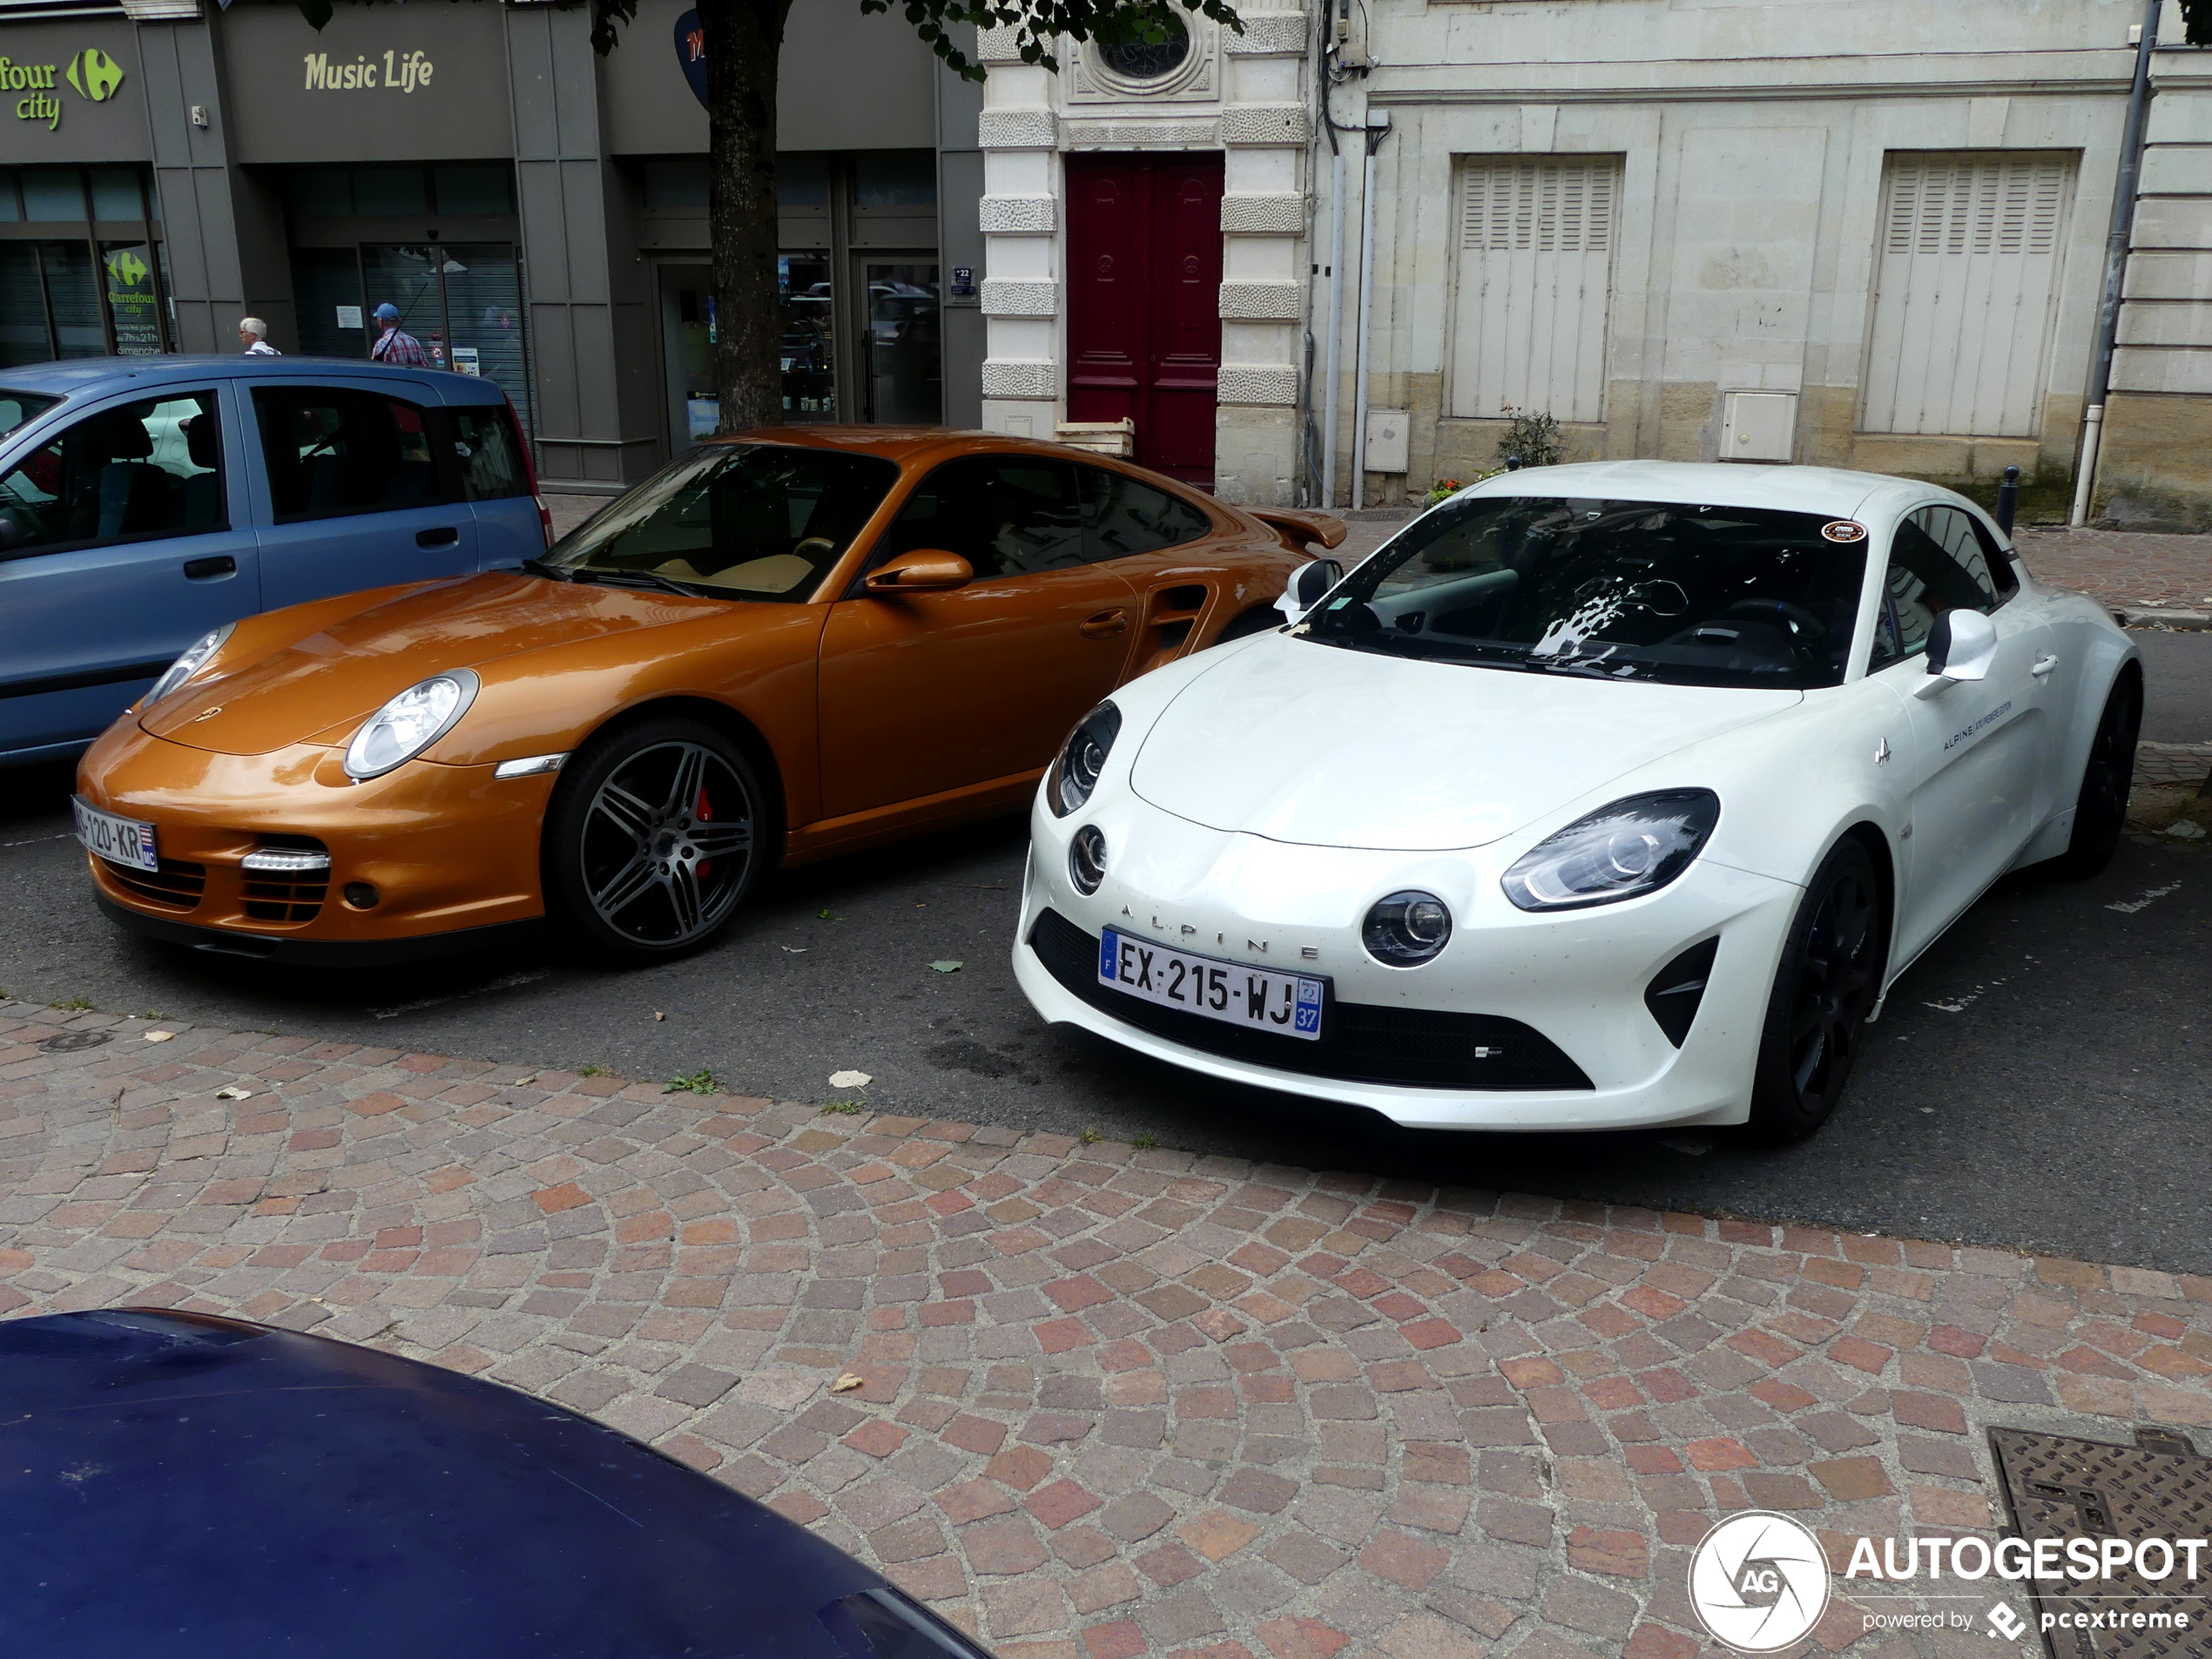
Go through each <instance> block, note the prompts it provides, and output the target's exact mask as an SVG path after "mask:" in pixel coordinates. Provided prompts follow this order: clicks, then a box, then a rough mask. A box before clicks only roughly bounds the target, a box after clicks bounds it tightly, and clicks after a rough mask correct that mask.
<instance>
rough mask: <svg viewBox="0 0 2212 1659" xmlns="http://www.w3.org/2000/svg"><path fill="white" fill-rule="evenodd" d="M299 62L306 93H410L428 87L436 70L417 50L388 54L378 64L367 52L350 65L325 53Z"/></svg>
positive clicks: (316, 53) (316, 54) (306, 54)
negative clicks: (304, 80) (304, 72)
mask: <svg viewBox="0 0 2212 1659" xmlns="http://www.w3.org/2000/svg"><path fill="white" fill-rule="evenodd" d="M302 60H303V62H304V63H305V64H306V66H307V88H306V90H307V91H310V92H374V91H394V92H402V93H405V92H412V91H415V88H417V87H418V86H428V84H430V76H431V73H432V71H434V70H435V67H436V66H435V64H432V63H431V62H430V59H429V57H428V55H427V54H425V53H423V52H421V51H408V52H401V51H387V52H385V54H384V55H383V58H382V60H381V62H380V61H379V60H378V58H377V57H375V55H374V54H373V53H369V52H356V53H355V54H354V59H353V61H352V62H351V63H347V61H346V58H345V56H344V54H343V53H341V54H340V55H339V56H338V57H336V58H333V57H331V55H330V54H329V53H328V52H307V53H304V54H302Z"/></svg>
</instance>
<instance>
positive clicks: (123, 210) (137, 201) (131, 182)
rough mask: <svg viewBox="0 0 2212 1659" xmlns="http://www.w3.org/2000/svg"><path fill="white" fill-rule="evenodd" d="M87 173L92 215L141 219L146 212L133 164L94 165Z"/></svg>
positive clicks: (95, 217) (108, 217) (102, 217)
mask: <svg viewBox="0 0 2212 1659" xmlns="http://www.w3.org/2000/svg"><path fill="white" fill-rule="evenodd" d="M88 176H89V177H90V179H91V183H92V217H93V218H94V219H144V218H145V216H146V204H145V200H144V199H142V198H141V197H140V195H139V193H138V181H139V173H138V169H137V168H136V167H94V168H93V169H91V172H90V174H89V175H88Z"/></svg>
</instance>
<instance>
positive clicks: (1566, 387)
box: [1451, 156, 1621, 421]
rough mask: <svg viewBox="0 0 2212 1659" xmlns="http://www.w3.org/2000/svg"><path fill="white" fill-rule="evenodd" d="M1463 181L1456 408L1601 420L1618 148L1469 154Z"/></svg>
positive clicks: (1487, 415)
mask: <svg viewBox="0 0 2212 1659" xmlns="http://www.w3.org/2000/svg"><path fill="white" fill-rule="evenodd" d="M1620 199H1621V158H1619V157H1618V156H1573V157H1565V156H1556V157H1555V156H1519V157H1496V158H1489V157H1476V158H1469V159H1468V160H1467V161H1466V162H1465V163H1463V164H1462V168H1461V172H1460V255H1459V257H1460V270H1459V299H1458V302H1457V311H1456V314H1455V317H1454V327H1453V352H1452V392H1451V399H1452V413H1453V415H1457V416H1460V417H1462V418H1473V419H1487V420H1494V419H1496V418H1497V415H1498V412H1499V410H1500V409H1501V408H1504V407H1505V406H1506V405H1507V404H1511V405H1513V406H1514V408H1522V409H1530V410H1534V411H1537V412H1541V413H1549V414H1550V415H1554V416H1555V417H1557V418H1558V419H1560V420H1561V421H1597V420H1602V419H1603V418H1604V412H1605V322H1606V308H1607V305H1608V301H1609V300H1610V299H1611V294H1612V274H1613V244H1614V242H1615V240H1616V239H1617V233H1616V231H1615V225H1616V223H1617V221H1618V219H1619V204H1620Z"/></svg>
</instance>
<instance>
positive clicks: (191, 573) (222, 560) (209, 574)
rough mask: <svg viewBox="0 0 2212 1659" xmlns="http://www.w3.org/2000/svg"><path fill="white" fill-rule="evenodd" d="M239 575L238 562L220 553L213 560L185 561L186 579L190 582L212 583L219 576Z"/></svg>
mask: <svg viewBox="0 0 2212 1659" xmlns="http://www.w3.org/2000/svg"><path fill="white" fill-rule="evenodd" d="M237 574H238V561H237V560H236V559H234V558H233V557H232V556H230V555H229V554H227V553H218V554H216V555H214V556H212V558H205V559H186V560H185V580H186V581H188V582H210V581H212V580H213V579H214V578H215V577H219V576H235V575H237Z"/></svg>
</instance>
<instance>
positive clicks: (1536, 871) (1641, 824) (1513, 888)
mask: <svg viewBox="0 0 2212 1659" xmlns="http://www.w3.org/2000/svg"><path fill="white" fill-rule="evenodd" d="M1720 815H1721V801H1720V797H1719V796H1717V795H1716V794H1714V793H1713V792H1712V791H1710V789H1672V790H1666V791H1662V792H1659V793H1656V794H1650V795H1631V796H1629V797H1628V798H1627V799H1625V800H1616V801H1615V802H1614V803H1613V804H1612V805H1611V806H1602V807H1600V808H1599V809H1598V810H1597V811H1596V812H1594V813H1589V814H1588V816H1587V817H1583V818H1578V819H1575V821H1574V822H1573V823H1572V824H1569V825H1568V826H1567V827H1566V828H1565V829H1563V830H1561V831H1560V832H1559V833H1557V834H1555V835H1549V836H1547V837H1545V838H1544V840H1541V841H1540V842H1538V843H1537V844H1536V845H1535V846H1534V847H1532V848H1530V849H1529V850H1528V852H1527V853H1524V854H1522V856H1521V858H1520V859H1519V860H1515V862H1514V867H1512V868H1511V869H1509V870H1507V872H1506V873H1505V877H1504V880H1503V881H1502V883H1501V885H1502V886H1503V887H1504V888H1505V890H1506V897H1507V898H1508V899H1510V900H1513V901H1514V904H1515V905H1517V906H1518V907H1520V908H1521V909H1523V910H1580V909H1582V908H1584V907H1587V906H1589V905H1599V904H1614V903H1616V902H1618V901H1619V900H1622V899H1633V898H1635V897H1637V896H1639V895H1640V894H1646V893H1656V891H1658V889H1660V888H1661V887H1665V886H1666V885H1667V884H1668V883H1669V881H1672V880H1674V879H1675V878H1676V876H1678V875H1680V874H1681V873H1683V871H1684V870H1686V869H1688V868H1689V866H1690V861H1691V860H1694V859H1695V858H1696V856H1697V854H1698V853H1699V851H1700V850H1701V849H1702V848H1703V846H1704V845H1705V843H1706V841H1707V840H1708V839H1710V836H1711V835H1712V833H1713V826H1714V825H1715V824H1716V823H1718V822H1719V821H1720Z"/></svg>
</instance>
